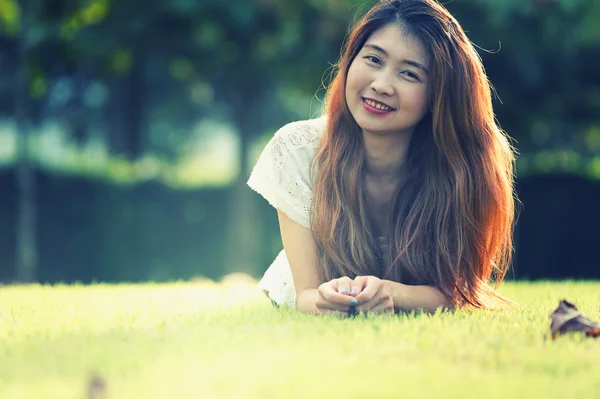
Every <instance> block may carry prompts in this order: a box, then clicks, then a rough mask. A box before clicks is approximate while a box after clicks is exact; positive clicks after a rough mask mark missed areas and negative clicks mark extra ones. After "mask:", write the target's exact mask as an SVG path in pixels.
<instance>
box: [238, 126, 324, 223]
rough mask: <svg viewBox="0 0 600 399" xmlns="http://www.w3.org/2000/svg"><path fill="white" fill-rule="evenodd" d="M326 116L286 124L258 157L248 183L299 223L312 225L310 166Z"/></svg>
mask: <svg viewBox="0 0 600 399" xmlns="http://www.w3.org/2000/svg"><path fill="white" fill-rule="evenodd" d="M324 127H325V117H321V118H318V119H311V120H307V121H299V122H293V123H290V124H287V125H285V126H284V127H282V128H281V129H279V130H278V131H277V133H275V135H274V136H273V138H272V139H271V140H270V141H269V143H268V144H267V146H266V147H265V149H264V150H263V152H262V154H261V156H260V157H259V159H258V161H257V163H256V165H255V166H254V169H253V171H252V174H251V175H250V179H249V180H248V185H249V186H250V187H251V188H252V189H253V190H255V191H256V192H258V193H259V194H261V195H262V196H263V197H264V198H265V199H266V200H267V201H268V202H269V203H270V204H271V205H272V206H273V207H275V208H277V209H280V210H281V211H283V212H284V213H285V214H286V215H287V216H288V217H289V218H290V219H292V220H293V221H295V222H296V223H298V224H300V225H301V226H304V227H306V228H310V213H311V211H312V198H313V192H312V185H311V182H310V166H311V163H312V158H313V156H314V152H315V150H316V148H317V147H318V145H319V142H320V135H321V133H322V131H323V129H324Z"/></svg>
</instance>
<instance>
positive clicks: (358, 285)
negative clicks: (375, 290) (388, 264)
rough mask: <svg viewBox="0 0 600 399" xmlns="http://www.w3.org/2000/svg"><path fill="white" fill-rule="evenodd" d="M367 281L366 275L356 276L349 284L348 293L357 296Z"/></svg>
mask: <svg viewBox="0 0 600 399" xmlns="http://www.w3.org/2000/svg"><path fill="white" fill-rule="evenodd" d="M366 283H367V276H358V277H356V278H355V279H354V280H353V281H352V284H350V295H352V296H357V295H358V294H360V293H361V292H362V290H363V289H364V288H365V284H366Z"/></svg>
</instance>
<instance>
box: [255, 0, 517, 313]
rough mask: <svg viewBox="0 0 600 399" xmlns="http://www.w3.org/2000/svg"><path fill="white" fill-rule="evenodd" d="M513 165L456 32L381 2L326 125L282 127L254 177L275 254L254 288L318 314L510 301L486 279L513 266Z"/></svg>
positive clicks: (415, 1) (353, 42) (442, 21)
mask: <svg viewBox="0 0 600 399" xmlns="http://www.w3.org/2000/svg"><path fill="white" fill-rule="evenodd" d="M513 161H514V153H513V149H512V147H511V146H510V144H509V142H508V140H507V137H506V136H505V135H504V133H503V132H502V131H501V130H500V129H499V127H498V126H497V125H496V122H495V120H494V113H493V110H492V100H491V90H490V86H489V83H488V80H487V77H486V75H485V72H484V69H483V66H482V64H481V60H480V58H479V56H478V54H477V52H476V51H475V49H474V47H473V45H472V44H471V43H470V41H469V39H468V38H467V37H466V35H465V33H464V31H463V30H462V28H461V27H460V25H459V24H458V22H457V21H456V20H455V19H454V18H453V17H452V16H451V15H450V14H449V12H448V11H447V10H446V9H445V8H444V7H442V6H441V5H440V4H439V3H437V2H436V1H434V0H395V1H381V2H380V3H378V4H377V5H375V6H374V8H372V9H371V10H370V11H369V12H368V13H367V14H366V15H365V16H364V17H363V18H362V19H361V20H360V21H359V22H358V23H357V24H356V26H355V27H354V28H353V29H352V30H351V32H350V34H349V38H348V40H347V42H346V45H345V48H344V51H343V54H342V57H341V60H340V61H339V63H338V65H337V75H336V77H335V79H334V80H333V81H332V83H331V85H330V87H329V88H328V91H327V96H326V112H325V115H323V116H322V117H320V118H318V119H312V120H307V121H300V122H294V123H291V124H288V125H286V126H284V127H283V128H281V129H280V130H279V131H278V132H277V133H276V134H275V136H274V137H273V138H272V139H271V141H270V142H269V143H268V145H267V146H266V148H265V150H264V151H263V153H262V155H261V156H260V159H259V160H258V162H257V164H256V166H255V168H254V170H253V172H252V175H251V176H250V179H249V181H248V184H249V185H250V187H252V188H253V189H254V190H256V191H257V192H258V193H260V194H261V195H263V196H264V197H265V198H266V199H267V200H268V201H269V202H270V203H271V205H273V206H274V207H275V208H277V211H278V215H279V223H280V229H281V237H282V240H283V246H284V250H283V251H282V252H281V253H280V254H279V256H278V257H277V258H276V259H275V261H274V262H273V264H272V265H271V266H270V267H269V269H268V270H267V272H266V273H265V275H264V277H263V278H262V280H261V282H260V287H261V288H262V289H263V290H264V291H265V292H266V293H267V295H268V296H269V297H270V298H271V299H272V300H273V301H274V302H275V303H277V304H279V305H290V306H297V308H298V309H299V310H300V311H302V312H308V313H316V314H340V315H347V314H348V313H349V312H350V311H352V310H355V311H357V312H366V313H371V312H373V313H376V312H394V311H399V310H413V309H425V310H427V311H434V310H435V309H437V308H440V307H443V308H457V307H463V306H471V307H476V308H483V309H490V308H494V307H497V306H499V305H508V304H511V302H510V301H509V300H508V299H506V298H503V297H502V296H501V295H499V294H498V293H497V292H496V291H495V290H493V289H492V288H491V287H490V286H489V285H488V282H490V280H491V279H495V281H496V283H497V284H498V283H500V282H501V281H502V280H503V278H504V276H505V274H506V271H507V268H508V265H509V262H510V259H511V254H512V230H513V220H514V193H513Z"/></svg>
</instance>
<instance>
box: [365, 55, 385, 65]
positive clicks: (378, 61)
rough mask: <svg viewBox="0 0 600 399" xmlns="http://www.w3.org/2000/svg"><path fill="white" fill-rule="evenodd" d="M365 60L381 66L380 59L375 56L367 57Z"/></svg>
mask: <svg viewBox="0 0 600 399" xmlns="http://www.w3.org/2000/svg"><path fill="white" fill-rule="evenodd" d="M364 59H365V60H368V61H371V62H372V63H373V64H377V65H379V64H381V61H380V60H379V58H377V57H375V56H374V55H367V56H366V57H364Z"/></svg>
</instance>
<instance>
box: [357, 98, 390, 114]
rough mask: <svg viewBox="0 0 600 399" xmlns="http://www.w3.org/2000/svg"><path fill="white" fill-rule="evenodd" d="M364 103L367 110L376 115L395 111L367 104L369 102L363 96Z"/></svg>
mask: <svg viewBox="0 0 600 399" xmlns="http://www.w3.org/2000/svg"><path fill="white" fill-rule="evenodd" d="M362 105H363V107H364V109H365V110H366V111H367V112H370V113H372V114H375V115H387V114H389V113H390V112H392V111H394V110H393V109H392V110H383V109H379V108H375V107H373V106H372V105H369V104H367V102H366V101H365V99H364V98H362Z"/></svg>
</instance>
